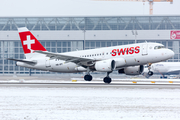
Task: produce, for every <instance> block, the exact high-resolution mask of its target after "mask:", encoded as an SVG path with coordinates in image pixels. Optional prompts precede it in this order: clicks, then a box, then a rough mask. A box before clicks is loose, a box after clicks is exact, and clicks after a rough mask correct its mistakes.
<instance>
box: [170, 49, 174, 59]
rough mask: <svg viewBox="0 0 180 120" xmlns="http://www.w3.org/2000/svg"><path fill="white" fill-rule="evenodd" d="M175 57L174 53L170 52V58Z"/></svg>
mask: <svg viewBox="0 0 180 120" xmlns="http://www.w3.org/2000/svg"><path fill="white" fill-rule="evenodd" d="M173 56H174V52H173V51H172V50H169V57H170V58H172V57H173Z"/></svg>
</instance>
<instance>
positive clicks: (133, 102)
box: [0, 87, 180, 120]
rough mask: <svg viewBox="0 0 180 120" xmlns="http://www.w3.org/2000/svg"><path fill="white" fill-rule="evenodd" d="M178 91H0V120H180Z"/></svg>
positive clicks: (96, 88) (64, 89)
mask: <svg viewBox="0 0 180 120" xmlns="http://www.w3.org/2000/svg"><path fill="white" fill-rule="evenodd" d="M179 118H180V89H162V88H161V89H158V88H149V89H145V88H125V87H123V88H121V87H54V88H52V87H51V88H48V87H39V88H38V87H0V120H119V119H122V120H132V119H133V120H140V119H142V120H170V119H173V120H179Z"/></svg>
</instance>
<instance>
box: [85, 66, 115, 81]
mask: <svg viewBox="0 0 180 120" xmlns="http://www.w3.org/2000/svg"><path fill="white" fill-rule="evenodd" d="M89 72H90V69H89V67H88V68H87V74H86V75H85V76H84V80H86V81H91V80H92V76H91V75H90V74H89ZM111 72H112V71H111ZM111 72H107V76H106V77H105V78H104V79H103V81H104V83H107V84H109V83H111V81H112V80H111V78H110V77H109V74H110V73H111Z"/></svg>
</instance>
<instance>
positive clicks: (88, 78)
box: [84, 67, 92, 81]
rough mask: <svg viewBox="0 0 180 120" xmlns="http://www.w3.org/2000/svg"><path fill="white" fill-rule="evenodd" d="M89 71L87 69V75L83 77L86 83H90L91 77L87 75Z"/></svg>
mask: <svg viewBox="0 0 180 120" xmlns="http://www.w3.org/2000/svg"><path fill="white" fill-rule="evenodd" d="M89 72H90V69H89V67H88V68H87V74H86V75H85V76H84V80H86V81H91V80H92V76H91V75H90V74H89Z"/></svg>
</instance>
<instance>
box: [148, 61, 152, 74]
mask: <svg viewBox="0 0 180 120" xmlns="http://www.w3.org/2000/svg"><path fill="white" fill-rule="evenodd" d="M151 65H152V63H149V64H148V70H149V72H148V75H149V76H152V75H153V72H152V71H150V70H151Z"/></svg>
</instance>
